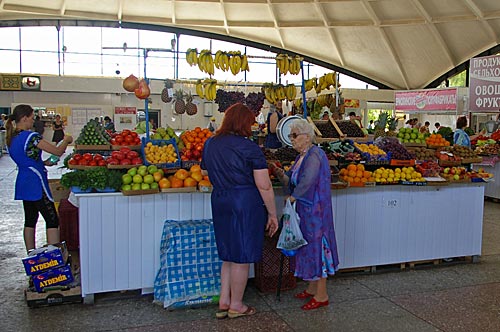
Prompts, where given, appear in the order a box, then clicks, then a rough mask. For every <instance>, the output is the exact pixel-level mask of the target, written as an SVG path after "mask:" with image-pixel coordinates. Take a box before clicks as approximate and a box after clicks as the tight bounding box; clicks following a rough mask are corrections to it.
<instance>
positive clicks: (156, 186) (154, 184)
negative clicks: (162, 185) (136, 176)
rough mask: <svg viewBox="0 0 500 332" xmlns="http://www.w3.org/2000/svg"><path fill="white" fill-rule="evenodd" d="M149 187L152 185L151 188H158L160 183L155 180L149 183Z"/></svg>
mask: <svg viewBox="0 0 500 332" xmlns="http://www.w3.org/2000/svg"><path fill="white" fill-rule="evenodd" d="M149 187H150V188H151V189H158V183H157V182H153V183H151V184H150V185H149Z"/></svg>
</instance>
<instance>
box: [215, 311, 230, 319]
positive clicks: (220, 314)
mask: <svg viewBox="0 0 500 332" xmlns="http://www.w3.org/2000/svg"><path fill="white" fill-rule="evenodd" d="M227 310H228V309H219V310H217V312H216V313H215V318H217V319H224V318H226V317H227Z"/></svg>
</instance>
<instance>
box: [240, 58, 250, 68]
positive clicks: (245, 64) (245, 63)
mask: <svg viewBox="0 0 500 332" xmlns="http://www.w3.org/2000/svg"><path fill="white" fill-rule="evenodd" d="M241 70H242V71H250V68H248V58H247V55H246V54H244V55H243V58H242V59H241Z"/></svg>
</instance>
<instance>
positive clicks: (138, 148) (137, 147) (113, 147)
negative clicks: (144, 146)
mask: <svg viewBox="0 0 500 332" xmlns="http://www.w3.org/2000/svg"><path fill="white" fill-rule="evenodd" d="M121 148H129V149H130V150H136V151H140V150H141V145H111V150H120V149H121Z"/></svg>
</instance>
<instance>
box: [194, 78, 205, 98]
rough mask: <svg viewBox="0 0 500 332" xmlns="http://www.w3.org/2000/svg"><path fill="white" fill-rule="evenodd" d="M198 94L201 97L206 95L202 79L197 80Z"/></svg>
mask: <svg viewBox="0 0 500 332" xmlns="http://www.w3.org/2000/svg"><path fill="white" fill-rule="evenodd" d="M196 94H197V95H198V96H199V97H200V98H203V97H204V96H205V94H204V93H203V84H202V83H201V80H197V81H196Z"/></svg>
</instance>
